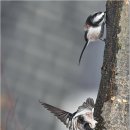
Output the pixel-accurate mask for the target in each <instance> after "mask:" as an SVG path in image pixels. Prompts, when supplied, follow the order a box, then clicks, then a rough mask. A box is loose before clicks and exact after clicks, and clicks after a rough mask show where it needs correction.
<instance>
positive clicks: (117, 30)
mask: <svg viewBox="0 0 130 130" xmlns="http://www.w3.org/2000/svg"><path fill="white" fill-rule="evenodd" d="M106 12H107V24H106V32H107V36H106V45H105V50H104V61H103V66H102V77H101V82H100V87H99V92H98V96H97V100H96V104H95V113H94V115H95V117H96V120H97V121H98V124H97V127H96V130H128V109H129V104H128V103H129V101H128V100H129V88H128V87H129V86H128V78H129V77H128V76H129V62H128V59H129V39H128V38H129V36H128V35H129V25H128V1H126V0H124V1H123V0H122V1H112V0H108V1H107V3H106Z"/></svg>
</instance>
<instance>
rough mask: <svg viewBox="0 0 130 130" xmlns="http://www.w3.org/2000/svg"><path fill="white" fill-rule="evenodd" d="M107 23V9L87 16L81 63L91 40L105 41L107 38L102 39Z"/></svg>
mask: <svg viewBox="0 0 130 130" xmlns="http://www.w3.org/2000/svg"><path fill="white" fill-rule="evenodd" d="M105 23H106V11H105V12H96V13H94V14H91V15H89V16H88V17H87V19H86V22H85V25H84V31H85V33H84V39H85V42H86V43H85V45H84V47H83V49H82V51H81V54H80V57H79V64H80V62H81V58H82V55H83V53H84V50H85V48H86V47H87V46H88V45H89V43H90V42H92V41H96V40H98V39H100V40H102V41H105V39H104V40H103V39H101V37H103V34H104V25H105Z"/></svg>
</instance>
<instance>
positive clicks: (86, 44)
mask: <svg viewBox="0 0 130 130" xmlns="http://www.w3.org/2000/svg"><path fill="white" fill-rule="evenodd" d="M88 44H89V41H88V42H86V43H85V45H84V47H83V49H82V52H81V54H80V57H79V65H80V62H81V59H82V56H83V53H84V50H85V48H86V46H88Z"/></svg>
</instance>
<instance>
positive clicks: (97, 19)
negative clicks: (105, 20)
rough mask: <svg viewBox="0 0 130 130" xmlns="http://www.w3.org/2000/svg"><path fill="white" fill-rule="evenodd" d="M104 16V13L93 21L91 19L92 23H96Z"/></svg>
mask: <svg viewBox="0 0 130 130" xmlns="http://www.w3.org/2000/svg"><path fill="white" fill-rule="evenodd" d="M103 15H104V12H102V13H101V14H99V15H97V16H96V17H95V18H94V19H93V22H98V21H99V19H101V18H102V17H103Z"/></svg>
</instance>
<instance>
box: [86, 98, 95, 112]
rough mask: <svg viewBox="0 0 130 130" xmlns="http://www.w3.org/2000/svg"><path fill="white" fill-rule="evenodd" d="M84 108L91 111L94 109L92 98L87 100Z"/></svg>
mask: <svg viewBox="0 0 130 130" xmlns="http://www.w3.org/2000/svg"><path fill="white" fill-rule="evenodd" d="M86 107H88V108H89V109H91V110H92V109H93V108H94V100H93V99H92V98H87V100H86Z"/></svg>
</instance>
